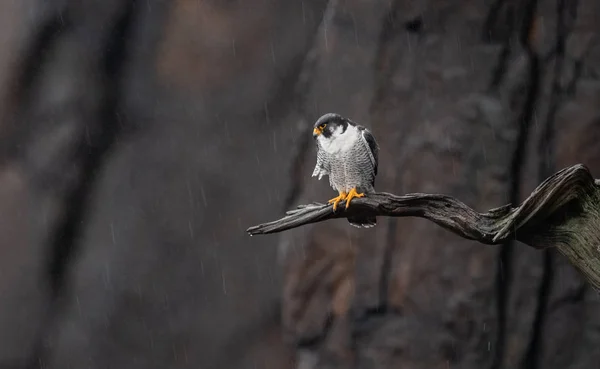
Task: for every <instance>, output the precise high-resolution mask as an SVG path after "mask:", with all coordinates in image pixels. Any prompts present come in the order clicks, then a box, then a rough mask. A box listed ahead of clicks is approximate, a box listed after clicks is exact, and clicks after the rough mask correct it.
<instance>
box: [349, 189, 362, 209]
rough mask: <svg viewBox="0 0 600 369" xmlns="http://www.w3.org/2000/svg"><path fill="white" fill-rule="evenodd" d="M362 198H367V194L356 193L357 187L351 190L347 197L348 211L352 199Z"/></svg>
mask: <svg viewBox="0 0 600 369" xmlns="http://www.w3.org/2000/svg"><path fill="white" fill-rule="evenodd" d="M361 197H365V194H364V193H358V192H356V187H354V188H353V189H351V190H350V192H349V193H348V195H347V196H346V209H348V207H349V206H350V201H352V199H354V198H361Z"/></svg>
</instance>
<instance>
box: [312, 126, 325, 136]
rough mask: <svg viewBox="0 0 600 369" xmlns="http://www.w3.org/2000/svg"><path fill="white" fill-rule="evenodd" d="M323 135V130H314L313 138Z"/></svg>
mask: <svg viewBox="0 0 600 369" xmlns="http://www.w3.org/2000/svg"><path fill="white" fill-rule="evenodd" d="M321 133H323V130H322V129H320V128H319V127H317V128H315V129H313V137H317V136H318V135H320V134H321Z"/></svg>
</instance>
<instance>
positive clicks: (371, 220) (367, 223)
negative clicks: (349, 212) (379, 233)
mask: <svg viewBox="0 0 600 369" xmlns="http://www.w3.org/2000/svg"><path fill="white" fill-rule="evenodd" d="M348 222H349V223H350V225H352V226H354V227H357V228H372V227H375V225H376V224H377V218H375V217H349V218H348Z"/></svg>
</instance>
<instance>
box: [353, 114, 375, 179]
mask: <svg viewBox="0 0 600 369" xmlns="http://www.w3.org/2000/svg"><path fill="white" fill-rule="evenodd" d="M357 128H358V129H359V130H360V136H361V138H362V142H363V143H364V144H365V146H366V147H367V149H368V152H369V157H370V158H371V164H373V173H374V174H375V175H377V165H378V162H379V146H377V142H376V141H375V137H373V134H372V133H371V132H370V131H369V130H368V129H366V128H365V127H363V126H359V125H357Z"/></svg>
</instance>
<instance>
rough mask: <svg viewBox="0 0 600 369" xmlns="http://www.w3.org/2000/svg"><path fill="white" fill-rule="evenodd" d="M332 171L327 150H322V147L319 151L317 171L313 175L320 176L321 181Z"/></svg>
mask: <svg viewBox="0 0 600 369" xmlns="http://www.w3.org/2000/svg"><path fill="white" fill-rule="evenodd" d="M330 171H331V164H330V160H328V158H327V153H326V152H325V150H322V149H321V148H320V147H318V149H317V165H315V170H314V171H313V173H312V176H313V177H316V176H319V180H321V178H322V177H323V176H324V175H329V173H330Z"/></svg>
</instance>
